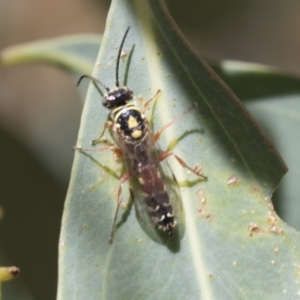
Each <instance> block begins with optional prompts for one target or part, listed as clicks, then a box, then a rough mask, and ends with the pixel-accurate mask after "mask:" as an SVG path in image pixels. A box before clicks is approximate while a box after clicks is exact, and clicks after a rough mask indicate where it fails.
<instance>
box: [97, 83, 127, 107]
mask: <svg viewBox="0 0 300 300" xmlns="http://www.w3.org/2000/svg"><path fill="white" fill-rule="evenodd" d="M132 95H133V92H132V91H131V90H129V89H128V88H127V87H126V86H125V87H118V88H116V89H115V90H113V91H110V92H109V93H108V94H107V95H105V96H104V98H103V105H104V106H105V107H107V108H108V109H113V108H116V107H119V106H123V105H126V103H127V102H128V101H129V100H131V99H132Z"/></svg>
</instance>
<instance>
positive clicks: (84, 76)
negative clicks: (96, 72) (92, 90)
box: [76, 75, 110, 92]
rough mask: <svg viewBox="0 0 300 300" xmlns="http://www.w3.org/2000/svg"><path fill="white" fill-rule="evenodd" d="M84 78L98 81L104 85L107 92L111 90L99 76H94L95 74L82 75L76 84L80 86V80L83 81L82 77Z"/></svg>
mask: <svg viewBox="0 0 300 300" xmlns="http://www.w3.org/2000/svg"><path fill="white" fill-rule="evenodd" d="M84 78H88V79H90V80H92V81H93V82H96V83H98V84H100V85H101V86H102V87H104V88H105V89H106V91H107V92H109V91H110V89H109V88H108V87H107V86H106V85H105V84H103V83H102V82H101V81H100V80H98V79H97V78H94V77H93V76H90V75H82V76H81V77H80V78H79V80H78V82H77V85H76V86H79V84H80V82H81V81H82V79H84Z"/></svg>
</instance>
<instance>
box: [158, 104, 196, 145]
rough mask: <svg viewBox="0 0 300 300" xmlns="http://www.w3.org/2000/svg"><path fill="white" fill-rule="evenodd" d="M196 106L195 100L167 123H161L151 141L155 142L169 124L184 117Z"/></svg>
mask: <svg viewBox="0 0 300 300" xmlns="http://www.w3.org/2000/svg"><path fill="white" fill-rule="evenodd" d="M196 106H197V103H196V102H195V103H194V104H193V105H191V106H190V107H189V108H188V109H186V110H185V111H184V112H183V113H181V114H180V115H178V116H177V117H175V118H174V119H173V120H172V121H170V122H169V123H167V124H165V125H163V126H162V127H161V128H160V129H159V130H158V131H157V132H156V134H155V135H154V138H153V143H156V142H157V141H158V139H159V138H160V136H161V134H162V133H163V132H164V131H165V130H166V129H167V128H169V127H170V126H172V125H173V124H174V123H176V122H177V121H179V120H180V119H181V118H182V117H184V116H185V115H186V114H188V113H190V112H191V111H192V110H193V109H194V108H195V107H196Z"/></svg>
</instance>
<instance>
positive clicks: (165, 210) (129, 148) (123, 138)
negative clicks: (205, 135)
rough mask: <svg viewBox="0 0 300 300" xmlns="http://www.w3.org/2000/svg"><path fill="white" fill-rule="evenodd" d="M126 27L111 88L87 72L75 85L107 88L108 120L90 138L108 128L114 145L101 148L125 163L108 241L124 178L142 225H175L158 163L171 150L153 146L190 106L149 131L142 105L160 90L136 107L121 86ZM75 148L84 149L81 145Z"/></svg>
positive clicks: (173, 203) (171, 197)
mask: <svg viewBox="0 0 300 300" xmlns="http://www.w3.org/2000/svg"><path fill="white" fill-rule="evenodd" d="M129 29H130V27H128V28H127V30H126V31H125V34H124V36H123V38H122V41H121V44H120V47H119V51H118V55H117V61H116V71H115V76H116V80H115V86H116V87H115V89H113V90H111V89H109V88H108V87H107V86H106V85H104V84H103V83H102V82H101V81H99V80H98V79H96V78H93V77H91V76H89V75H83V76H81V77H80V79H79V81H78V84H77V85H79V83H80V82H81V80H82V79H83V78H89V79H90V80H92V81H93V82H94V83H97V84H99V85H101V86H102V87H103V88H104V89H105V90H106V91H107V94H105V95H104V97H103V102H102V104H103V106H104V107H105V108H107V109H108V110H109V120H108V121H106V123H105V125H104V128H103V130H102V133H101V134H100V136H99V137H98V138H97V139H95V140H93V141H92V145H96V144H97V143H98V142H101V141H102V142H103V141H104V142H105V139H103V136H104V133H105V131H106V130H107V129H109V130H111V131H112V132H113V135H114V138H115V140H116V143H117V145H118V148H117V147H114V146H112V147H107V148H105V149H111V150H113V151H115V152H116V153H117V154H119V155H120V156H121V157H122V159H123V162H124V164H125V166H126V172H125V174H124V175H123V176H121V178H120V185H119V189H118V201H117V208H116V212H115V216H114V220H113V226H112V230H111V235H110V240H109V241H110V243H112V241H113V237H114V234H115V231H116V222H117V216H118V212H119V208H120V205H121V203H122V188H123V184H124V183H125V182H126V181H127V180H130V185H131V187H130V192H131V195H132V198H133V199H134V201H133V202H134V205H135V208H136V211H137V214H138V218H139V220H140V221H141V223H142V224H143V225H145V226H144V227H147V226H148V225H150V227H151V226H152V227H154V228H155V230H158V231H159V232H162V233H163V234H165V235H167V236H172V235H173V232H174V230H175V228H176V226H177V223H178V222H177V221H178V218H179V215H180V214H182V207H181V199H180V195H179V191H178V186H177V185H176V187H175V188H174V185H173V186H172V184H171V183H170V180H166V177H165V176H164V171H163V169H162V166H161V165H162V162H163V161H164V160H165V159H166V158H167V157H169V156H170V155H172V154H173V153H172V152H170V151H169V152H161V151H160V150H159V148H158V147H157V140H158V139H159V137H160V135H161V134H162V132H163V131H164V130H165V129H166V128H168V127H169V126H171V125H172V124H173V123H174V122H175V121H177V120H178V119H180V118H181V117H182V116H183V115H185V114H186V113H188V112H189V111H190V109H191V108H189V109H188V110H186V111H185V112H183V113H182V114H181V115H180V116H178V117H177V118H175V119H174V120H172V121H171V122H170V123H168V124H166V125H165V126H163V127H162V128H161V129H160V130H159V131H158V132H157V133H156V134H154V133H153V130H152V127H151V125H150V123H149V121H148V120H147V118H146V117H145V109H146V107H147V106H148V105H149V103H150V102H151V101H152V100H153V99H155V98H156V97H157V96H158V95H159V94H160V93H161V91H160V90H158V91H157V93H156V95H155V96H154V97H153V98H152V99H150V100H148V101H147V102H145V103H144V107H143V109H140V108H139V107H138V106H137V105H136V104H135V103H134V101H133V97H134V93H133V91H132V90H130V89H129V88H127V87H126V86H123V87H121V86H120V84H119V64H120V58H121V54H122V49H123V45H124V43H125V39H126V37H127V34H128V32H129ZM78 149H80V150H84V149H83V148H78ZM175 158H176V159H177V161H178V162H179V163H180V164H181V165H182V166H183V167H184V168H187V169H189V170H191V171H192V172H194V173H195V174H196V175H198V176H201V177H202V178H203V179H206V177H205V176H204V175H201V174H200V173H199V172H198V171H197V170H194V169H192V168H190V167H189V166H188V165H187V164H186V163H185V162H184V161H183V160H182V159H181V158H179V157H178V156H176V155H175ZM172 176H173V177H172V178H173V181H174V180H175V177H174V175H172ZM173 183H174V182H173ZM133 190H134V192H133ZM134 194H137V195H138V197H134Z"/></svg>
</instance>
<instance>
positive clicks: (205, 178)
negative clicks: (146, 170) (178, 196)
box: [156, 151, 207, 180]
mask: <svg viewBox="0 0 300 300" xmlns="http://www.w3.org/2000/svg"><path fill="white" fill-rule="evenodd" d="M171 155H174V157H175V158H176V160H177V161H178V162H179V164H180V165H181V166H182V167H183V168H185V169H188V170H190V171H191V172H193V173H194V174H196V175H197V176H199V177H201V178H203V179H204V180H207V177H206V176H204V175H202V174H201V170H199V168H196V167H194V168H192V167H190V166H189V165H188V164H187V163H186V162H185V161H184V160H183V159H182V158H180V157H179V156H177V155H176V154H174V153H173V152H172V151H167V152H163V153H161V154H160V155H159V156H158V157H157V158H156V162H157V163H159V162H161V161H163V160H164V159H166V158H167V157H169V156H171Z"/></svg>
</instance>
